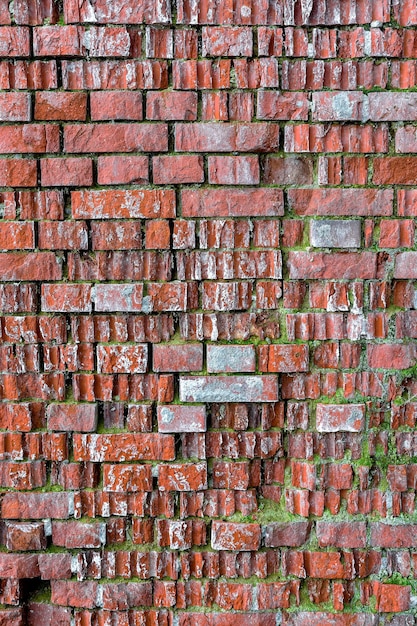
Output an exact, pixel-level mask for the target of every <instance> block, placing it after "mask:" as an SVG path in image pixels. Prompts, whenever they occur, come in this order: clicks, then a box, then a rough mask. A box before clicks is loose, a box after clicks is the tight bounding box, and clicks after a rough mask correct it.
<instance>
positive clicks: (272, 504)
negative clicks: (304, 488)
mask: <svg viewBox="0 0 417 626" xmlns="http://www.w3.org/2000/svg"><path fill="white" fill-rule="evenodd" d="M255 517H256V521H257V522H258V523H259V524H268V523H270V522H295V521H300V520H301V519H304V518H303V517H300V516H299V515H294V514H293V513H290V512H289V511H288V510H287V509H286V507H285V499H284V496H282V497H281V500H280V502H276V501H275V500H270V499H269V498H263V497H260V498H259V507H258V511H257V512H256V515H255Z"/></svg>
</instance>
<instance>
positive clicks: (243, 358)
mask: <svg viewBox="0 0 417 626" xmlns="http://www.w3.org/2000/svg"><path fill="white" fill-rule="evenodd" d="M255 367H256V362H255V348H254V346H220V345H213V344H209V345H208V346H207V371H208V372H209V373H221V372H254V371H255Z"/></svg>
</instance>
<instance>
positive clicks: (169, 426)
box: [158, 404, 207, 433]
mask: <svg viewBox="0 0 417 626" xmlns="http://www.w3.org/2000/svg"><path fill="white" fill-rule="evenodd" d="M206 429H207V427H206V410H205V407H204V406H181V405H177V404H171V405H165V406H158V431H159V432H160V433H187V432H190V433H199V432H205V431H206Z"/></svg>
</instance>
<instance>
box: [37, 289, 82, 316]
mask: <svg viewBox="0 0 417 626" xmlns="http://www.w3.org/2000/svg"><path fill="white" fill-rule="evenodd" d="M41 289H42V304H41V306H42V311H46V312H48V313H52V312H54V313H56V312H58V311H65V312H67V313H74V312H78V311H79V312H83V313H89V312H90V311H91V285H86V284H73V285H70V284H66V285H57V284H55V285H54V284H49V285H48V284H45V285H42V287H41Z"/></svg>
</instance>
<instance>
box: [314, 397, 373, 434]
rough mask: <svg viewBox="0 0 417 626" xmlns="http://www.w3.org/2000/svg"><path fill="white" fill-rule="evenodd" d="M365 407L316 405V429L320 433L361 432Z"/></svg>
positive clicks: (358, 405) (357, 405) (359, 405)
mask: <svg viewBox="0 0 417 626" xmlns="http://www.w3.org/2000/svg"><path fill="white" fill-rule="evenodd" d="M364 425H365V405H363V404H318V405H317V407H316V427H317V430H318V431H319V432H322V433H334V432H339V431H342V432H353V433H357V432H360V431H361V430H363V427H364Z"/></svg>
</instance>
